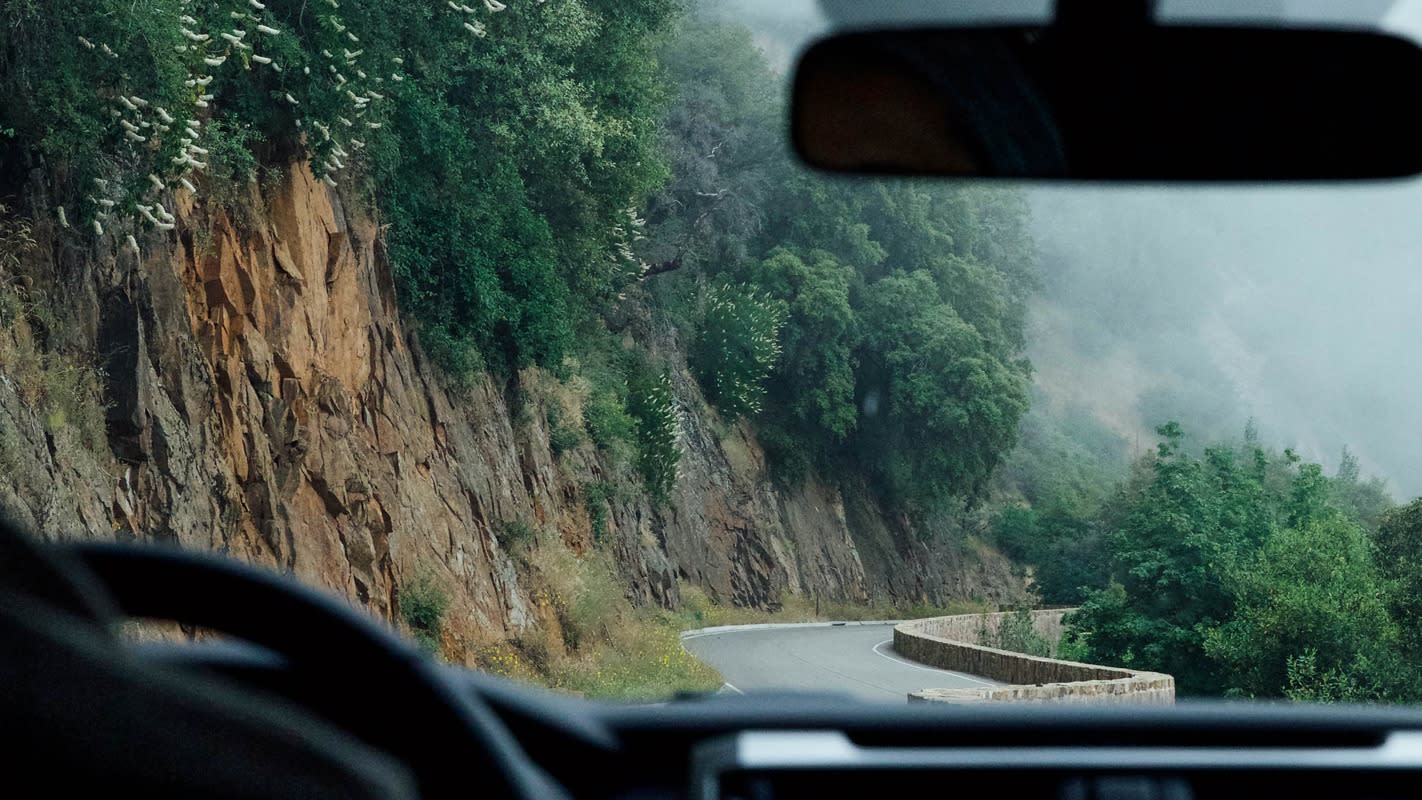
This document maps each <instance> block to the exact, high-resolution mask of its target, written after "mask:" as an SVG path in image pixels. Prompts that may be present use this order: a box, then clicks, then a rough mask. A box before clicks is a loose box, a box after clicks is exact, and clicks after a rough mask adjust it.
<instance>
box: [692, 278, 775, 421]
mask: <svg viewBox="0 0 1422 800" xmlns="http://www.w3.org/2000/svg"><path fill="white" fill-rule="evenodd" d="M785 316H786V310H785V304H784V303H783V302H781V301H778V300H772V299H771V298H769V297H767V296H765V295H762V294H759V293H757V292H755V291H754V290H753V289H752V288H751V287H749V286H746V285H744V284H722V285H720V286H717V287H715V288H713V289H711V290H710V291H709V292H708V295H707V298H706V306H705V308H704V310H703V311H702V315H701V322H700V325H699V326H698V331H697V335H696V341H695V343H694V345H693V346H692V349H691V354H690V355H691V367H692V369H693V371H695V373H696V377H697V380H698V381H699V382H700V383H701V387H702V388H703V389H704V390H705V391H706V396H707V398H708V399H709V400H710V401H711V402H712V403H715V404H716V406H717V408H719V409H721V412H722V413H724V414H725V415H726V416H727V417H730V418H735V417H740V416H751V415H754V414H756V413H757V412H759V411H760V408H761V403H762V402H763V401H764V399H765V381H766V379H767V378H768V377H770V372H771V370H773V369H774V368H775V362H776V359H777V358H779V356H780V340H779V337H780V329H781V327H783V326H784V324H785Z"/></svg>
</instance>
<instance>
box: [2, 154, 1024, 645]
mask: <svg viewBox="0 0 1422 800" xmlns="http://www.w3.org/2000/svg"><path fill="white" fill-rule="evenodd" d="M32 202H33V203H34V205H35V206H36V207H45V206H44V205H43V198H33V199H32ZM177 206H178V207H177V209H175V211H176V213H177V215H178V218H179V227H178V230H177V231H175V232H173V233H170V234H152V235H150V236H149V237H148V238H147V239H144V240H143V241H142V244H143V254H142V257H141V258H135V257H134V256H133V254H132V253H130V252H128V251H124V250H121V248H120V247H119V245H120V242H121V237H119V239H118V240H115V239H114V238H113V237H112V236H110V237H109V238H106V239H104V240H103V241H102V242H101V245H100V247H99V248H98V250H97V252H96V251H94V250H91V249H89V248H87V247H83V248H81V247H79V246H78V244H77V243H71V242H69V241H67V240H65V239H64V238H63V237H62V236H60V235H59V234H60V233H61V232H60V231H57V230H55V229H52V228H50V227H46V226H45V225H44V224H41V225H40V226H39V227H37V229H36V238H37V239H38V240H39V242H40V245H41V252H40V254H39V258H37V259H35V263H34V264H33V265H32V269H30V272H31V273H32V277H33V280H34V281H35V288H36V289H37V290H39V291H43V292H45V293H46V294H47V295H48V296H49V297H51V298H53V299H54V301H55V303H54V305H55V307H56V308H58V309H61V310H62V314H63V316H64V319H63V320H62V322H63V325H62V328H61V329H60V330H56V331H52V332H50V338H51V339H52V340H54V339H57V340H59V342H60V343H61V345H62V347H63V348H65V349H67V350H69V351H73V352H82V353H87V354H89V355H91V356H92V357H93V358H94V359H95V360H96V361H97V363H99V364H100V365H102V367H103V368H104V369H105V371H106V372H107V376H108V390H107V394H108V396H107V398H106V401H107V403H108V408H107V412H106V413H107V421H108V433H109V437H108V447H109V450H110V451H111V452H109V453H102V454H97V455H96V454H94V453H92V452H88V451H85V450H83V449H82V448H79V447H77V446H75V445H74V444H73V443H72V442H68V441H67V440H66V439H65V438H64V437H63V436H56V435H55V434H54V433H52V432H51V431H49V430H47V429H46V426H45V425H44V423H43V421H42V420H40V419H38V418H37V415H36V414H35V413H34V411H33V409H30V408H27V407H26V405H25V404H24V402H23V401H22V399H21V398H20V396H19V395H18V394H17V393H16V391H15V390H14V388H13V387H11V386H10V385H9V382H8V380H4V381H0V435H3V436H4V437H6V438H5V439H4V441H3V442H0V444H6V447H4V448H0V449H3V450H5V452H7V453H10V455H9V456H7V457H6V460H5V461H4V462H3V463H4V466H5V468H6V471H7V478H6V480H5V481H3V482H0V505H3V506H4V507H6V508H9V509H11V510H13V512H14V513H16V514H17V515H18V516H19V517H21V519H22V521H24V522H27V523H29V524H30V525H32V526H33V527H34V528H35V529H37V530H40V531H41V532H42V533H43V534H44V535H46V536H48V537H51V538H56V537H86V536H94V537H105V538H107V537H112V536H119V537H121V538H130V537H134V538H141V539H152V540H161V541H168V542H173V543H177V544H179V545H181V546H184V547H191V548H201V549H211V550H218V551H222V552H226V553H230V554H233V555H236V556H238V557H240V558H243V559H246V560H249V561H253V562H256V563H261V564H267V565H271V566H275V567H278V568H280V569H284V570H288V571H290V572H292V573H293V574H295V575H296V576H298V577H299V578H301V579H303V580H305V581H308V582H311V583H314V584H318V585H321V586H325V587H329V588H331V589H334V590H336V591H338V592H341V593H343V594H345V595H347V596H349V597H351V598H353V599H354V600H355V601H356V602H359V603H360V604H362V605H365V606H366V607H368V608H370V609H371V610H372V611H373V612H375V613H377V614H380V615H382V616H386V617H392V616H393V615H394V614H395V611H396V609H395V605H396V604H397V603H398V599H397V597H398V594H397V588H398V586H399V584H400V582H401V581H402V580H405V579H408V578H410V577H412V576H413V575H415V574H416V572H417V571H418V572H422V573H428V574H430V575H431V576H432V577H433V578H435V579H436V580H438V581H439V582H440V583H442V584H444V585H445V586H446V587H447V588H449V589H451V590H452V591H451V595H452V600H453V604H452V607H451V613H450V620H449V621H450V623H451V625H452V626H453V627H454V629H455V630H456V631H457V632H458V633H460V634H462V635H467V636H471V637H479V638H482V637H488V636H501V635H504V634H506V633H509V632H513V631H517V630H519V629H520V628H522V627H523V626H524V625H526V624H527V623H528V622H529V620H530V619H531V616H530V613H531V612H530V600H529V592H528V588H530V587H521V586H520V585H519V583H518V580H519V578H518V573H517V571H516V570H515V568H514V566H513V563H512V562H511V561H510V559H509V558H508V557H507V555H506V554H505V553H504V552H503V551H502V550H501V548H500V545H499V544H498V541H497V539H496V537H495V535H494V531H495V530H496V529H498V527H499V526H500V525H501V524H502V522H503V521H507V520H513V519H529V520H535V521H537V522H539V523H542V524H546V525H551V526H555V527H556V528H557V529H558V530H559V531H560V532H561V534H562V538H563V540H564V542H565V543H566V544H568V545H569V546H572V547H574V548H575V549H580V548H586V547H589V546H593V543H592V536H591V528H590V522H589V518H588V514H587V511H586V510H585V508H584V504H583V498H582V496H581V494H580V492H581V491H582V490H581V489H580V485H581V484H580V482H579V481H578V480H575V479H574V478H573V477H571V476H572V475H573V474H582V475H585V476H586V475H593V476H597V475H599V474H601V473H602V472H603V471H604V470H605V466H604V465H603V464H601V463H600V462H599V459H598V457H597V454H596V453H593V452H591V448H587V447H585V448H580V449H579V450H577V451H574V452H571V453H565V454H564V455H563V457H562V458H563V459H564V460H565V461H569V460H571V461H573V462H575V466H576V469H574V470H569V469H567V468H565V467H566V466H567V465H566V464H565V465H563V467H560V465H559V463H558V462H557V461H555V459H554V457H553V456H552V454H551V452H550V450H549V448H548V445H547V441H548V440H547V431H546V430H544V429H543V422H542V419H543V416H542V415H541V414H531V415H528V416H529V417H531V419H529V420H526V421H524V422H523V423H521V424H517V425H516V424H515V422H514V415H513V414H511V413H510V409H509V403H508V402H507V399H506V397H505V396H504V393H503V389H502V388H501V387H498V386H495V385H494V384H493V383H492V382H491V381H489V380H488V379H486V380H485V381H484V382H483V383H481V384H480V385H478V386H475V387H473V388H466V389H452V388H450V387H449V386H447V385H446V384H445V383H444V381H443V380H442V378H440V376H439V375H438V373H437V371H436V370H434V369H432V368H431V367H430V366H429V364H428V363H427V362H426V361H425V359H424V357H423V356H422V355H421V352H420V350H419V348H418V346H417V344H416V343H415V341H414V339H413V337H412V336H411V334H410V332H409V330H408V329H407V328H406V327H405V326H404V325H403V324H402V322H401V318H400V314H399V312H398V310H397V308H396V302H395V296H394V289H393V285H392V282H391V275H390V271H389V268H388V265H387V264H386V262H385V259H384V254H383V252H382V250H381V244H380V236H379V230H378V227H377V225H376V223H375V222H374V221H373V220H372V219H371V217H370V216H369V215H368V214H365V213H358V212H353V211H352V210H350V209H348V208H344V207H342V205H341V203H340V200H339V199H338V198H337V197H336V196H335V194H334V193H332V192H331V191H329V190H328V189H327V188H326V187H325V186H324V185H323V184H321V183H320V182H318V181H316V180H315V179H314V178H313V177H312V175H311V174H310V172H309V171H307V170H306V169H305V168H303V167H293V168H292V169H290V170H289V171H288V172H287V174H286V176H285V178H284V180H283V181H282V182H281V185H280V186H278V187H277V188H275V189H271V190H269V191H267V192H265V193H261V192H259V190H258V188H257V187H256V185H253V186H251V187H250V197H248V198H247V199H246V201H245V202H244V203H242V207H243V208H244V209H245V211H244V212H243V213H239V214H237V216H238V217H239V219H234V218H233V217H232V216H230V215H228V214H226V213H223V212H220V211H214V210H212V209H210V208H208V207H207V206H205V205H201V204H199V205H194V203H193V201H192V200H191V198H189V197H187V196H186V195H182V196H180V197H179V198H178V202H177ZM3 335H9V336H12V337H13V336H22V335H28V334H26V333H25V332H24V331H18V330H12V331H9V332H6V333H4V334H3ZM676 390H677V394H678V397H679V398H680V400H681V402H682V405H683V413H682V415H681V417H682V421H683V434H684V439H683V440H684V443H685V455H684V457H683V461H682V473H683V477H682V479H681V480H680V481H679V482H678V485H677V488H676V490H675V493H674V498H673V503H672V504H671V506H670V507H669V508H665V509H653V508H651V507H649V506H648V505H646V504H645V502H639V501H621V502H617V503H614V504H613V507H612V508H611V509H610V511H611V513H610V515H609V516H610V518H609V542H608V543H606V544H604V545H598V546H610V547H612V548H613V549H614V551H615V553H616V556H617V560H618V563H619V565H620V567H621V569H622V571H623V573H624V575H625V576H626V578H627V580H628V585H629V593H630V594H631V595H632V596H633V597H634V598H636V599H638V600H640V601H642V602H651V603H661V604H673V603H675V602H676V601H677V597H678V594H677V592H678V580H687V581H691V582H693V583H695V584H698V585H700V586H703V587H704V588H705V589H706V590H707V591H708V592H709V593H710V594H711V595H712V596H713V598H715V599H718V600H721V601H723V602H729V603H737V604H743V605H754V606H762V607H768V606H774V605H775V604H777V603H778V602H779V599H780V598H781V597H782V596H783V594H784V593H785V592H816V593H818V594H819V595H820V596H823V597H829V598H839V599H849V600H855V601H869V600H870V599H873V598H877V599H878V600H880V601H885V600H889V599H894V600H919V599H924V600H933V601H944V600H948V599H953V598H961V597H968V596H971V595H979V596H985V597H1006V596H1008V595H1014V594H1016V593H1019V592H1020V583H1019V582H1016V581H1014V580H1013V579H1011V578H1010V576H1009V575H1008V570H1007V567H1006V563H1005V562H1003V561H1002V560H1001V559H1000V558H998V557H996V556H993V555H991V554H989V555H986V556H982V557H977V558H976V559H971V558H970V559H969V560H970V562H971V563H965V562H964V561H963V558H964V556H962V555H955V553H954V552H952V551H948V550H945V551H943V552H935V551H930V550H929V549H927V548H925V547H924V546H923V545H922V544H919V543H917V542H916V541H914V540H913V539H912V537H911V536H909V535H908V534H907V532H906V528H905V527H904V526H902V525H896V524H893V523H891V522H888V521H886V520H885V519H884V518H883V515H882V514H881V513H880V512H879V511H878V509H876V508H874V507H873V504H872V503H870V502H868V501H867V500H865V499H863V498H860V499H858V500H855V501H853V502H851V503H849V504H848V505H846V503H845V502H844V500H843V499H842V498H841V497H840V495H839V493H838V492H835V491H832V490H830V489H827V488H826V487H824V486H823V485H820V484H818V483H816V482H810V483H808V484H806V485H805V486H802V487H799V488H797V489H795V490H793V491H788V492H787V491H779V490H776V489H775V488H774V487H773V486H772V485H771V483H770V482H769V481H768V479H767V476H766V474H765V467H764V463H763V462H764V459H763V455H762V453H761V451H760V448H759V446H758V445H757V444H756V443H755V441H754V437H753V435H752V433H751V431H750V430H749V429H747V428H746V427H744V426H737V427H735V428H734V429H732V430H731V432H730V434H729V435H727V436H724V437H721V436H718V434H717V433H716V432H715V428H717V427H718V426H717V425H715V424H713V423H712V422H711V421H710V420H709V419H708V418H707V414H706V412H704V411H701V412H693V409H697V408H702V407H703V405H704V404H702V403H701V402H700V400H699V394H698V393H697V390H696V387H695V385H694V382H693V381H692V380H691V379H690V377H689V376H688V375H687V374H686V373H685V371H684V370H683V371H682V373H681V374H680V375H679V376H678V378H677V380H676ZM16 454H18V455H16ZM10 462H14V463H10Z"/></svg>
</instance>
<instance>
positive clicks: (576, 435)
mask: <svg viewBox="0 0 1422 800" xmlns="http://www.w3.org/2000/svg"><path fill="white" fill-rule="evenodd" d="M543 416H544V421H546V422H547V423H548V448H549V449H550V450H552V451H553V455H555V456H561V455H563V454H564V453H566V452H568V451H569V450H572V449H574V448H576V447H578V446H579V445H581V444H582V443H583V432H582V431H580V430H578V429H577V428H575V427H573V426H572V425H568V424H566V423H565V422H564V421H563V410H562V409H561V408H560V407H559V406H558V405H557V404H556V403H554V404H552V405H549V406H548V410H547V411H545V412H544V414H543Z"/></svg>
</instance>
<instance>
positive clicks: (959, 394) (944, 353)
mask: <svg viewBox="0 0 1422 800" xmlns="http://www.w3.org/2000/svg"><path fill="white" fill-rule="evenodd" d="M862 317H863V320H864V322H863V324H864V330H865V332H866V333H865V338H864V344H863V347H862V349H861V354H860V362H861V364H862V365H863V369H862V370H861V373H860V376H859V383H860V387H859V393H860V395H861V397H863V398H864V402H865V403H866V404H867V405H869V406H871V407H872V406H877V411H876V412H875V413H872V414H868V413H866V415H865V416H864V418H863V420H862V422H861V425H860V427H859V431H858V434H857V435H856V437H855V441H854V444H855V445H856V446H858V447H859V448H861V450H860V452H861V453H864V454H865V455H867V456H868V457H869V459H870V460H869V464H870V465H872V466H871V468H872V469H874V470H875V471H876V472H877V474H878V476H879V478H880V479H881V480H882V481H883V482H884V484H885V486H886V488H887V489H888V490H889V491H890V492H891V493H892V495H893V496H894V497H896V498H898V499H899V500H900V501H901V502H905V503H907V504H909V505H910V506H912V507H916V508H918V509H920V510H932V509H936V508H941V507H942V505H943V503H944V502H945V501H947V500H948V499H950V498H953V497H960V496H965V495H974V494H976V493H978V492H979V491H980V490H981V489H982V487H983V486H984V485H985V484H986V481H987V479H988V477H989V476H990V475H991V474H992V471H993V469H994V468H995V467H996V466H997V464H998V462H999V460H1000V459H1001V457H1002V455H1003V454H1004V453H1005V452H1006V451H1008V450H1009V449H1011V447H1012V445H1013V444H1014V443H1015V441H1016V436H1017V423H1018V421H1019V420H1021V418H1022V415H1023V413H1025V412H1026V410H1027V381H1028V375H1029V367H1028V365H1027V363H1026V362H1025V360H1021V359H1004V358H1002V357H1001V356H1000V355H999V354H998V353H997V352H995V350H996V349H997V348H995V347H994V346H993V344H992V343H991V342H989V341H987V340H986V339H985V338H984V337H983V335H982V334H980V333H979V332H978V331H977V330H976V329H975V328H974V327H973V326H972V325H970V324H968V323H967V322H966V321H965V320H963V318H962V317H960V316H959V315H958V313H957V311H955V310H954V308H953V307H952V306H951V305H949V304H947V303H944V302H942V301H941V300H939V298H938V293H937V285H936V283H935V282H934V280H933V277H932V276H931V275H930V274H929V273H928V272H925V271H917V272H913V273H908V274H895V275H891V276H889V277H886V278H884V279H882V280H880V281H877V282H876V283H874V284H872V285H871V286H869V287H868V289H867V290H866V300H865V308H864V310H863V312H862Z"/></svg>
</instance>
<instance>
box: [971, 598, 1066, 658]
mask: <svg viewBox="0 0 1422 800" xmlns="http://www.w3.org/2000/svg"><path fill="white" fill-rule="evenodd" d="M978 644H980V645H982V646H984V647H994V648H997V649H998V650H1008V651H1010V652H1013V653H1022V654H1024V655H1029V656H1042V657H1046V656H1050V655H1051V654H1052V643H1051V641H1049V640H1048V639H1047V638H1046V637H1045V636H1042V635H1041V634H1040V633H1037V631H1036V629H1034V628H1033V627H1032V610H1031V609H1029V608H1027V607H1026V606H1022V607H1020V608H1016V609H1013V610H1012V612H1011V613H1009V614H1007V615H1006V616H1003V617H1001V618H1000V621H999V622H998V624H997V630H991V629H989V628H988V625H987V621H986V620H984V621H983V624H982V627H980V628H979V629H978Z"/></svg>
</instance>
